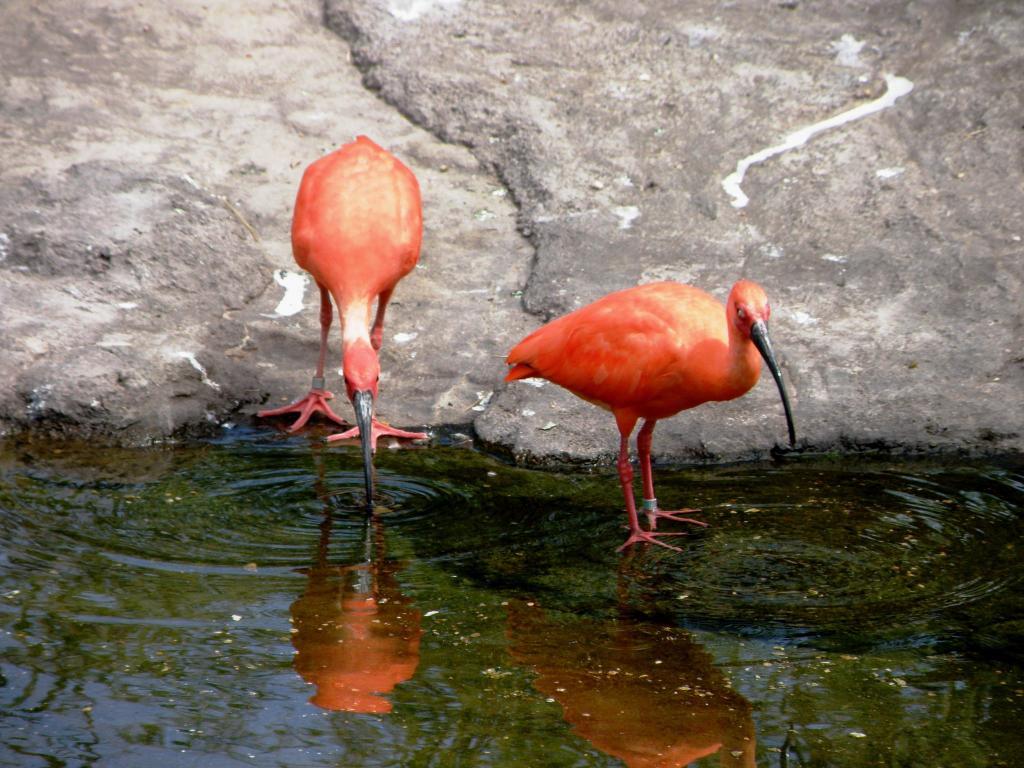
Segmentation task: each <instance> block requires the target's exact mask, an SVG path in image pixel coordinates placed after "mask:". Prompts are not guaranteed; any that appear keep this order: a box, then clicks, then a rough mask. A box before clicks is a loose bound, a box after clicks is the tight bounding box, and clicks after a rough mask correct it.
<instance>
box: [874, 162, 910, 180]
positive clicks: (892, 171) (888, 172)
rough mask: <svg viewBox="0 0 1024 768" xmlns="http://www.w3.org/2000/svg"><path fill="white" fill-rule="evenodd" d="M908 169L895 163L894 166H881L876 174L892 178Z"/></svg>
mask: <svg viewBox="0 0 1024 768" xmlns="http://www.w3.org/2000/svg"><path fill="white" fill-rule="evenodd" d="M905 170H906V168H904V167H903V166H902V165H894V166H893V167H892V168H879V169H878V170H877V171H875V176H877V177H878V178H880V179H891V178H894V177H896V176H899V175H900V174H901V173H903V172H904V171H905Z"/></svg>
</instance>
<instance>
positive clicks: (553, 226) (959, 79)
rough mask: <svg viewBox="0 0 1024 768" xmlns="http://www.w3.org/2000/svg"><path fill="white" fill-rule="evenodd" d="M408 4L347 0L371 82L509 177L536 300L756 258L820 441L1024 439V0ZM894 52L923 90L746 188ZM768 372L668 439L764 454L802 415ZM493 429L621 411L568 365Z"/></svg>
mask: <svg viewBox="0 0 1024 768" xmlns="http://www.w3.org/2000/svg"><path fill="white" fill-rule="evenodd" d="M393 5H395V4H388V3H365V2H351V1H349V0H329V2H328V8H329V11H328V21H329V23H331V24H332V26H333V27H334V28H335V29H337V30H338V31H339V32H340V33H341V34H343V35H344V36H345V37H346V38H347V39H348V40H350V41H351V42H352V44H353V46H354V48H353V50H354V54H355V56H354V58H355V61H356V63H357V64H358V65H359V66H360V67H361V68H362V69H363V71H364V78H365V81H366V83H367V84H368V85H369V86H370V87H372V88H374V89H377V90H379V92H380V94H381V95H382V97H383V98H385V99H386V100H387V101H389V102H390V103H393V104H394V105H395V106H396V107H397V108H399V109H400V110H401V111H402V112H403V113H404V114H407V115H410V116H412V117H413V118H414V119H415V120H417V121H418V122H421V123H422V124H424V125H426V126H427V127H429V128H430V129H431V130H432V131H433V132H434V133H436V134H438V135H440V136H442V137H445V138H447V139H449V140H452V141H457V142H460V143H463V144H465V145H467V146H469V147H470V148H471V149H472V151H473V152H474V154H476V155H477V156H478V157H480V158H481V159H482V160H483V161H485V162H486V163H488V164H489V165H490V166H491V167H493V168H495V170H496V172H497V173H498V174H499V175H500V176H501V177H502V178H503V179H504V180H505V181H506V183H508V184H509V187H510V191H511V192H512V194H513V195H514V197H515V199H516V200H517V201H518V202H519V203H520V205H521V211H520V227H521V229H522V231H523V232H524V233H525V234H528V235H529V236H530V237H531V239H532V242H533V244H534V246H535V247H536V249H537V259H536V263H535V265H534V268H533V271H532V272H531V275H530V280H529V284H528V289H527V291H526V295H525V297H524V304H525V307H526V308H527V309H528V310H529V311H531V312H532V313H534V314H536V315H538V316H539V318H540V319H547V318H549V317H551V316H553V315H558V314H561V313H564V312H566V311H568V310H571V309H573V308H575V307H578V306H580V305H582V304H584V303H586V302H588V301H591V300H593V299H594V298H596V297H598V296H600V295H601V294H603V293H606V292H607V291H609V290H612V289H615V288H621V287H625V286H629V285H633V284H635V283H637V282H643V281H648V280H654V279H662V278H674V279H680V280H683V281H685V282H692V283H694V284H697V285H700V286H703V287H706V288H708V289H709V290H711V291H712V292H714V293H716V294H717V295H719V296H720V297H723V298H724V296H725V294H726V293H727V292H728V289H729V286H730V285H731V283H732V282H733V281H734V280H735V279H736V278H738V277H739V276H741V275H743V276H747V277H752V278H754V279H757V280H758V281H760V282H761V283H762V284H764V285H765V287H766V288H767V290H768V292H769V296H771V297H772V298H773V304H774V309H775V312H774V315H773V321H774V322H773V336H774V338H775V345H776V347H777V350H778V351H779V352H780V353H781V354H782V358H783V366H784V370H785V375H786V376H787V378H788V379H789V381H790V384H791V386H792V388H793V394H794V396H795V397H794V399H795V405H796V411H797V420H798V432H799V435H800V437H801V443H802V445H804V446H808V447H812V448H815V449H819V450H836V449H838V450H862V449H876V448H881V449H887V450H888V449H892V450H899V451H937V450H938V451H951V450H952V451H966V452H972V453H974V452H997V451H1019V450H1020V449H1021V447H1022V446H1024V437H1022V428H1021V427H1022V419H1024V356H1022V344H1021V340H1022V304H1021V302H1020V296H1021V287H1022V286H1021V283H1022V277H1024V259H1022V258H1021V256H1022V251H1024V248H1022V243H1021V237H1022V236H1024V221H1022V215H1021V211H1020V207H1019V205H1018V204H1017V198H1018V197H1019V190H1020V189H1021V186H1022V182H1024V178H1022V176H1024V174H1022V168H1021V166H1020V163H1019V153H1020V146H1021V142H1022V140H1024V132H1022V129H1024V123H1022V122H1021V120H1020V114H1021V100H1022V93H1024V88H1022V86H1024V66H1022V64H1024V54H1022V52H1021V49H1020V47H1019V46H1018V45H1016V43H1015V41H1018V40H1020V39H1021V38H1022V35H1024V14H1022V12H1021V9H1020V7H1019V5H1018V4H1015V3H1011V2H1003V3H996V2H994V3H979V4H974V5H971V6H963V5H962V4H957V5H952V4H935V3H927V2H915V3H909V4H902V5H899V6H893V5H892V4H890V3H884V2H870V3H861V4H857V5H855V6H853V5H850V4H849V3H844V2H838V1H837V2H825V3H760V4H754V3H738V4H737V3H718V2H701V3H695V4H694V3H691V4H688V5H686V7H685V8H683V7H681V6H680V5H679V4H678V3H668V2H649V3H643V4H641V5H636V4H632V5H623V4H621V3H612V2H597V3H590V4H584V5H580V4H576V5H574V6H572V7H571V8H566V7H565V6H563V5H557V4H556V5H551V4H548V3H539V2H527V3H516V4H513V5H509V4H502V3H484V4H479V3H477V4H457V5H452V4H441V7H439V8H435V9H434V10H432V11H430V12H426V13H423V14H422V15H421V16H419V17H417V18H415V19H413V20H405V21H403V20H402V18H399V16H400V15H399V14H395V13H388V12H387V9H388V8H390V7H392V6H393ZM885 75H895V76H899V77H902V78H908V79H909V80H910V81H912V83H913V90H912V92H911V93H909V95H905V96H902V97H901V98H899V99H897V100H895V102H894V103H893V104H892V105H891V106H889V107H887V108H883V109H881V110H880V111H877V112H875V113H874V114H872V115H870V116H868V117H864V118H863V119H860V120H858V121H856V122H851V123H846V124H843V125H840V126H839V127H835V128H833V129H831V130H828V131H824V132H822V133H820V134H819V135H816V136H814V137H813V138H811V139H810V141H808V142H807V143H806V144H805V145H803V146H799V147H796V148H794V149H792V150H790V151H788V152H785V153H781V154H778V155H777V156H774V157H771V158H770V159H767V160H765V161H764V162H762V163H760V164H755V165H753V166H752V167H751V168H750V170H749V172H748V173H747V176H746V178H745V180H744V181H743V189H744V190H745V192H746V194H747V195H749V198H750V200H749V204H748V205H747V206H746V207H742V208H740V207H734V206H733V204H732V202H733V199H734V198H733V197H731V196H730V194H728V193H727V191H726V189H725V188H724V186H723V181H724V180H725V179H726V178H727V176H728V175H729V174H730V173H732V172H733V171H734V170H735V169H736V168H737V163H738V162H739V161H741V160H742V159H743V158H745V157H748V156H750V155H753V154H754V153H756V152H758V151H759V150H762V149H765V148H768V147H773V146H776V145H779V144H780V143H782V142H783V141H784V140H785V137H787V136H788V135H789V134H791V133H793V132H794V131H797V130H799V129H801V128H804V127H805V126H809V125H812V124H815V123H817V122H819V121H822V120H825V119H828V118H831V117H833V116H836V115H838V114H841V113H843V112H845V111H847V110H850V109H854V108H856V107H858V106H862V105H866V104H869V103H870V102H871V101H872V100H874V99H878V98H879V97H882V96H883V95H884V93H885V92H886V90H887V84H886V80H885V78H884V77H883V76H885ZM899 82H900V81H898V80H897V81H893V85H894V87H895V86H896V85H898V84H899ZM773 389H774V388H773V386H772V384H771V382H770V380H768V381H767V382H765V383H763V384H762V385H761V386H760V387H759V388H758V389H757V390H756V391H755V392H754V393H753V394H752V395H750V396H748V397H747V398H745V399H744V400H743V401H741V402H739V403H729V404H723V405H716V406H705V407H702V408H701V409H697V410H696V411H693V412H691V413H689V414H686V415H684V416H681V417H679V418H677V419H673V420H670V421H667V422H665V423H664V425H663V426H660V427H659V435H660V437H659V439H658V440H656V441H655V447H656V449H657V450H659V451H660V452H661V453H662V454H665V455H669V456H672V457H676V458H681V457H685V458H698V459H699V458H710V457H717V458H737V457H748V456H752V455H756V454H759V453H764V452H765V451H766V450H767V449H768V448H769V447H770V446H771V445H772V443H773V442H774V441H781V440H782V439H783V438H784V434H785V433H784V426H783V421H782V415H781V408H780V407H779V405H778V402H777V397H776V395H775V393H774V391H773ZM524 414H528V415H524ZM551 422H557V425H558V426H557V427H551V428H549V429H543V427H544V426H548V425H549V424H550V423H551ZM476 426H477V430H478V432H479V434H480V435H481V436H482V437H483V438H484V439H485V440H486V441H488V442H491V443H493V444H496V445H499V446H505V447H508V448H509V449H511V450H512V452H513V453H515V454H516V455H519V456H524V457H526V456H532V457H552V456H558V455H563V454H568V455H571V456H584V457H589V456H596V455H599V454H602V453H609V452H610V451H611V450H612V449H613V448H614V439H613V438H614V434H615V433H614V428H613V427H612V425H611V424H610V420H609V419H608V418H607V416H606V415H604V414H601V413H600V412H598V411H596V410H595V409H593V408H592V407H590V406H588V405H585V404H582V403H579V402H577V401H575V400H573V399H572V398H570V397H569V396H567V395H565V394H564V393H561V392H557V391H554V388H553V387H545V388H538V389H534V388H529V387H524V386H523V385H522V384H515V385H513V386H512V387H509V388H508V389H506V390H504V391H502V392H501V393H500V394H499V395H498V396H496V397H495V399H494V401H493V404H492V406H491V408H490V409H489V410H488V412H487V413H486V414H484V415H483V416H481V418H479V419H478V420H477V422H476Z"/></svg>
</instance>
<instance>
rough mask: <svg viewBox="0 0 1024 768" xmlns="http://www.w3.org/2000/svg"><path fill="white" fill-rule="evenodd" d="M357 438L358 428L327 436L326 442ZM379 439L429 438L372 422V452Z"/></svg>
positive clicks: (375, 449) (421, 434) (423, 433)
mask: <svg viewBox="0 0 1024 768" xmlns="http://www.w3.org/2000/svg"><path fill="white" fill-rule="evenodd" d="M357 437H359V427H352V429H349V430H346V431H344V432H339V433H338V434H336V435H329V436H328V437H327V442H329V443H333V442H334V441H335V440H351V439H353V438H357ZM379 437H401V438H405V439H407V440H425V439H426V438H428V437H430V435H428V434H427V433H426V432H406V431H405V430H404V429H395V428H394V427H392V426H389V425H388V424H385V423H384V422H383V421H377V419H374V420H373V423H372V424H371V426H370V445H371V447H372V449H373V451H374V452H376V451H377V438H379Z"/></svg>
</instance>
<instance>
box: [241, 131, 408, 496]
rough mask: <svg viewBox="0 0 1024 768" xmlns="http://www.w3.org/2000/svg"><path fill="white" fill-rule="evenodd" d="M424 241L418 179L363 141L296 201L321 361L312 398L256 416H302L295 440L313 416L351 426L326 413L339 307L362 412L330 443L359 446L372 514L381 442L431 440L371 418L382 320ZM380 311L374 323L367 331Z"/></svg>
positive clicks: (318, 174) (298, 246)
mask: <svg viewBox="0 0 1024 768" xmlns="http://www.w3.org/2000/svg"><path fill="white" fill-rule="evenodd" d="M422 239H423V216H422V213H421V208H420V188H419V183H418V182H417V181H416V177H415V176H414V175H413V173H412V171H410V170H409V169H408V168H406V167H405V166H404V165H403V164H402V163H401V162H400V161H399V160H398V159H397V158H396V157H394V156H393V155H391V154H390V153H389V152H387V151H386V150H384V149H382V148H381V147H379V146H377V145H376V144H374V143H373V142H372V141H370V140H369V139H368V138H366V137H365V136H359V137H358V138H356V140H355V141H353V142H350V143H349V144H346V145H344V146H343V147H341V148H340V149H338V150H336V151H334V152H331V153H330V154H329V155H325V156H324V157H322V158H320V159H319V160H317V161H315V162H314V163H312V164H311V165H310V166H309V167H308V168H306V171H305V173H304V174H303V176H302V183H301V184H300V185H299V192H298V195H297V197H296V199H295V214H294V217H293V219H292V253H293V255H294V256H295V261H296V263H297V264H298V265H299V266H300V267H302V268H303V269H305V270H306V271H307V272H309V273H310V274H311V275H312V276H313V279H314V280H315V281H316V284H317V288H318V289H319V290H320V355H319V358H318V360H317V366H316V374H315V375H314V376H313V384H312V387H311V388H310V390H309V394H307V395H306V396H305V397H303V398H300V399H299V400H296V401H295V402H294V403H291V404H290V405H286V406H284V407H282V408H270V409H267V410H263V411H260V412H259V415H260V416H266V417H270V416H283V415H284V414H287V413H298V414H299V417H298V419H296V420H295V422H294V423H293V424H292V426H291V430H292V431H295V430H297V429H300V428H301V427H302V426H303V425H305V424H306V422H307V421H308V420H309V418H310V416H312V415H313V414H314V413H322V414H323V415H324V416H326V417H327V418H329V419H331V420H332V421H335V422H337V423H338V424H344V423H345V422H344V420H343V419H342V418H341V417H340V416H338V414H336V413H335V412H334V411H333V410H332V409H331V407H330V405H329V403H328V401H329V400H331V399H332V398H333V397H334V395H333V393H331V392H329V391H328V390H327V389H326V387H325V385H326V380H325V377H324V367H325V364H326V356H327V339H328V335H329V333H330V327H331V323H332V321H333V315H334V311H333V307H332V300H333V303H334V304H336V305H337V307H338V314H339V315H340V319H341V330H342V361H343V362H342V365H343V368H344V379H345V391H346V394H348V397H349V400H351V401H352V405H353V407H354V408H355V411H356V427H354V428H353V429H349V430H347V431H345V432H341V433H339V434H337V435H332V436H331V437H329V438H328V440H342V439H347V438H350V437H355V436H356V435H358V436H359V437H360V439H361V441H362V443H363V465H364V479H365V481H366V496H367V504H368V505H369V504H370V503H371V501H372V497H373V487H372V486H373V481H372V466H371V459H372V453H373V451H374V449H375V447H376V442H377V438H378V437H379V436H381V435H393V436H395V437H406V438H425V437H426V436H427V435H426V434H424V433H422V432H406V431H404V430H400V429H394V428H393V427H389V426H388V425H386V424H384V423H382V422H380V421H378V420H377V419H376V418H375V417H374V415H373V414H374V403H375V401H376V398H377V385H378V381H379V379H380V360H379V358H378V357H377V350H379V349H380V347H381V343H382V341H383V336H384V314H385V311H386V310H387V306H388V302H389V301H390V300H391V293H392V291H394V289H395V286H396V285H397V284H398V281H399V280H401V279H402V278H403V277H405V275H407V274H408V273H409V272H411V271H412V269H413V267H415V266H416V261H417V260H418V259H419V256H420V243H421V241H422ZM375 302H376V306H377V314H376V318H375V319H374V320H373V323H372V326H371V322H370V315H371V312H372V311H373V305H374V303H375Z"/></svg>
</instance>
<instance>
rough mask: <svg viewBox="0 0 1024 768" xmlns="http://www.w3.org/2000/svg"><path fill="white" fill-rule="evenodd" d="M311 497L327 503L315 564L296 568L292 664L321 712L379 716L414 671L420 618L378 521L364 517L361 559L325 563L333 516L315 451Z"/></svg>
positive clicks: (400, 564)
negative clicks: (312, 689)
mask: <svg viewBox="0 0 1024 768" xmlns="http://www.w3.org/2000/svg"><path fill="white" fill-rule="evenodd" d="M313 460H314V463H315V464H316V470H317V479H316V481H315V482H314V487H315V488H316V491H317V496H319V497H320V498H322V499H324V500H325V503H324V509H323V515H324V516H323V520H322V521H321V523H320V540H319V541H318V542H317V550H316V562H315V564H314V565H313V566H312V567H310V568H309V569H302V570H303V571H304V572H305V573H306V575H307V577H308V579H307V582H306V589H305V591H304V592H303V593H302V595H301V596H300V597H299V598H297V599H296V600H295V602H294V603H292V605H291V610H290V613H291V619H292V645H293V646H295V658H294V660H293V662H292V663H293V665H294V667H295V671H296V672H298V673H299V674H300V675H301V676H302V678H303V679H304V680H305V681H306V682H308V683H310V684H312V685H315V686H316V693H315V694H314V695H313V696H312V697H311V698H310V701H311V702H312V703H313V704H316V705H317V706H318V707H322V708H324V709H332V710H346V711H349V712H373V713H385V712H390V711H391V702H390V701H389V700H388V699H387V698H385V695H386V694H388V693H390V692H391V691H392V690H394V688H395V687H396V686H398V685H400V684H401V683H404V682H405V681H406V680H410V679H412V676H413V675H414V674H415V673H416V668H417V667H418V666H419V660H420V637H421V636H422V635H423V629H422V627H421V619H422V616H421V613H420V611H419V609H417V608H416V607H415V606H414V605H413V604H412V602H411V601H410V600H409V598H408V597H406V596H405V595H404V594H402V591H401V585H400V584H399V581H398V573H399V571H401V569H402V565H403V564H402V563H401V562H398V561H395V560H393V559H391V558H389V557H388V553H387V549H386V543H387V542H386V539H385V536H384V533H385V532H384V523H383V521H382V520H381V518H380V516H379V515H376V514H373V515H370V516H369V517H368V518H367V519H366V528H365V536H364V541H363V546H362V548H363V560H362V562H358V563H355V564H353V565H333V564H331V562H330V557H329V554H330V547H331V534H332V528H333V524H334V523H333V517H332V510H331V503H330V494H329V491H328V490H327V488H326V483H325V477H324V476H325V472H324V465H323V461H322V457H321V456H320V453H319V451H318V450H316V448H314V451H313Z"/></svg>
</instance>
